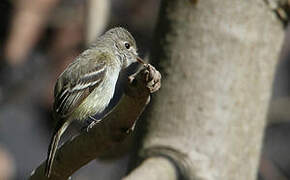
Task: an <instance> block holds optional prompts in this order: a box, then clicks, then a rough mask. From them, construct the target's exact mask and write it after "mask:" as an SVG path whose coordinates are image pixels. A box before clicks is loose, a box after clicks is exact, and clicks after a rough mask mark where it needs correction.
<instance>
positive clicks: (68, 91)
mask: <svg viewBox="0 0 290 180" xmlns="http://www.w3.org/2000/svg"><path fill="white" fill-rule="evenodd" d="M82 57H84V56H80V57H79V58H82ZM85 58H90V56H86V57H85ZM91 58H92V57H91ZM93 58H95V59H94V60H92V61H90V60H88V61H87V60H85V61H82V59H79V60H80V61H82V62H79V63H72V64H71V65H70V66H69V67H68V69H67V70H66V71H65V72H64V73H63V74H62V75H61V76H60V78H58V80H57V82H56V85H55V89H54V96H55V97H54V98H55V102H54V112H55V113H56V114H57V115H58V116H60V117H66V116H67V115H69V114H70V113H72V112H73V111H74V110H75V109H76V108H77V107H78V106H79V105H80V104H81V103H82V102H83V101H84V99H85V98H86V97H88V95H89V94H90V93H91V92H92V91H93V90H94V89H95V88H97V87H98V86H99V85H100V84H101V83H102V82H103V80H104V77H105V74H106V73H107V69H106V65H105V61H104V58H108V57H107V56H105V55H100V56H95V57H93ZM96 58H98V59H96ZM77 60H78V59H77ZM69 69H73V71H72V70H69ZM62 76H63V77H62Z"/></svg>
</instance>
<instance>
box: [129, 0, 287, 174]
mask: <svg viewBox="0 0 290 180" xmlns="http://www.w3.org/2000/svg"><path fill="white" fill-rule="evenodd" d="M283 34H284V33H283V26H282V23H281V22H280V21H279V19H278V18H277V17H276V15H275V13H274V12H273V11H271V10H270V8H269V7H268V6H267V4H266V3H265V2H264V1H262V0H248V1H233V0H222V1H221V0H207V1H202V0H200V1H193V0H192V1H189V0H188V1H186V0H163V2H162V5H161V12H160V20H159V23H158V26H157V38H156V40H157V42H156V43H155V48H154V51H153V55H152V60H153V61H154V62H156V63H157V64H158V65H159V69H160V70H161V73H162V75H163V82H162V88H161V91H160V92H159V93H158V95H157V96H156V97H155V98H154V103H153V105H152V106H151V108H150V112H149V115H148V121H149V122H148V126H147V127H146V128H147V130H148V132H147V133H146V135H145V137H144V139H143V144H142V147H141V151H140V152H141V154H142V155H141V156H143V157H145V158H148V159H147V160H145V161H144V162H143V163H142V164H141V165H140V166H139V167H138V168H137V169H136V170H135V171H133V172H131V173H130V174H129V175H128V176H127V177H126V178H125V179H126V180H130V179H134V180H135V179H148V177H149V176H150V179H162V178H161V177H163V179H169V178H168V177H167V176H168V174H171V175H172V176H171V177H172V179H175V178H176V177H177V176H178V173H179V175H181V176H183V178H184V179H186V178H187V179H229V180H235V179H237V180H238V179H247V180H253V179H256V175H257V167H258V162H259V156H260V149H261V144H262V136H263V131H264V125H265V117H266V113H267V108H268V103H269V97H270V94H271V85H272V80H273V75H274V69H275V65H276V62H277V59H278V53H279V49H280V46H281V44H282V40H283ZM156 156H160V157H164V158H165V160H166V159H168V160H170V161H167V163H166V162H165V161H164V160H163V161H162V160H160V157H156ZM171 162H173V165H174V166H175V167H177V168H176V170H177V171H176V172H178V173H175V174H174V171H175V168H174V166H172V165H170V164H171ZM149 163H150V166H149V165H148V164H149ZM165 164H167V165H165ZM161 165H162V167H166V168H167V170H166V171H168V172H167V173H165V170H164V168H163V169H162V168H157V167H160V166H161ZM148 172H150V173H148Z"/></svg>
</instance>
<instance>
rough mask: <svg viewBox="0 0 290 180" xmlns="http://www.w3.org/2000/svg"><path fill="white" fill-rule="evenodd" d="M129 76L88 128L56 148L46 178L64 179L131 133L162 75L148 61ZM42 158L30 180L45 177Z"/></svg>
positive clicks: (157, 87) (156, 88) (38, 179)
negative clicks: (118, 97)
mask: <svg viewBox="0 0 290 180" xmlns="http://www.w3.org/2000/svg"><path fill="white" fill-rule="evenodd" d="M145 66H146V68H144V69H143V70H141V71H140V72H139V73H136V74H135V75H133V76H131V77H130V78H129V83H128V84H127V87H126V89H125V93H124V95H123V96H122V98H121V100H120V102H119V103H118V105H117V106H116V107H115V108H114V109H113V110H112V111H111V113H109V114H108V115H107V116H106V117H104V118H103V120H102V121H101V122H100V123H98V124H97V125H95V126H94V127H93V128H92V129H90V130H89V132H86V133H82V134H80V135H79V136H77V137H75V138H74V139H72V140H70V141H68V142H66V143H65V144H64V145H63V146H61V148H59V149H58V151H57V153H56V157H55V163H54V164H53V167H52V173H51V177H50V178H49V179H67V178H68V177H69V176H70V175H72V174H73V173H74V172H75V171H76V170H78V169H79V168H81V167H82V166H84V165H85V164H87V163H88V162H90V161H91V160H94V159H95V158H96V157H98V156H99V155H101V154H103V153H104V152H106V151H107V150H108V149H109V148H111V147H112V146H114V145H118V144H119V143H120V142H122V141H123V140H124V139H125V138H126V137H127V136H128V135H130V133H131V131H132V129H133V127H134V123H135V122H136V120H137V119H138V117H139V116H140V114H141V113H142V112H143V110H144V108H145V106H146V105H147V104H148V103H149V101H150V93H153V92H155V91H157V90H158V89H159V88H160V85H161V84H160V80H161V75H160V73H159V72H158V71H156V69H155V68H154V67H153V66H151V65H145ZM44 168H45V163H44V162H43V163H42V164H41V165H40V166H39V167H38V168H37V169H36V170H34V171H33V172H32V173H31V177H30V179H31V180H34V179H37V180H41V179H47V177H45V176H44Z"/></svg>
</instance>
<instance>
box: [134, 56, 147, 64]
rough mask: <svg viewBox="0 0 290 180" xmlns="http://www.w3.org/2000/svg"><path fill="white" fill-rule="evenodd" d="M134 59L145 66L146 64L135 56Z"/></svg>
mask: <svg viewBox="0 0 290 180" xmlns="http://www.w3.org/2000/svg"><path fill="white" fill-rule="evenodd" d="M136 59H137V61H138V62H139V63H140V64H143V65H146V63H145V62H144V61H143V60H142V59H141V58H140V57H138V56H137V58H136Z"/></svg>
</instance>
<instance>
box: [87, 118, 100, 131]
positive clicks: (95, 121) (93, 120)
mask: <svg viewBox="0 0 290 180" xmlns="http://www.w3.org/2000/svg"><path fill="white" fill-rule="evenodd" d="M100 121H101V119H96V118H94V117H93V116H89V119H88V123H89V125H88V126H87V132H89V129H91V128H92V127H93V126H94V125H95V124H98V123H99V122H100Z"/></svg>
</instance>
